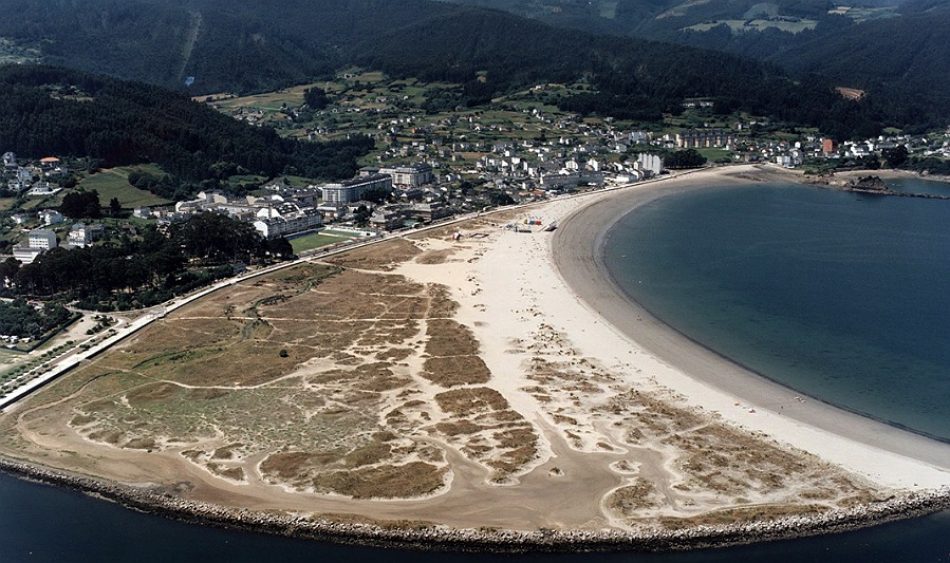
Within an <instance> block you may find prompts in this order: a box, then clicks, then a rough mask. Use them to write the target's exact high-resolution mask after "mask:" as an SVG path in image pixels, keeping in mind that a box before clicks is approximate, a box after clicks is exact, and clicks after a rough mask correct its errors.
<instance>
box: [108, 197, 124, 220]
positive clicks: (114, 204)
mask: <svg viewBox="0 0 950 563" xmlns="http://www.w3.org/2000/svg"><path fill="white" fill-rule="evenodd" d="M121 212H122V204H121V203H119V198H117V197H114V198H112V199H110V200H109V214H110V215H112V216H113V217H118V216H119V213H121Z"/></svg>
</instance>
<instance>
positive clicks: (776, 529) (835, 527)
mask: <svg viewBox="0 0 950 563" xmlns="http://www.w3.org/2000/svg"><path fill="white" fill-rule="evenodd" d="M0 471H3V472H5V473H9V474H11V475H13V476H15V477H18V478H21V479H25V480H27V481H32V482H37V483H42V484H47V485H55V486H60V487H65V488H68V489H72V490H75V491H79V492H82V493H84V494H87V495H90V496H93V497H97V498H101V499H104V500H108V501H112V502H115V503H117V504H119V505H121V506H124V507H126V508H128V509H132V510H137V511H140V512H144V513H147V514H153V515H157V516H162V517H165V518H169V519H172V520H177V521H180V522H185V523H190V524H200V525H205V526H213V527H221V528H230V529H237V530H244V531H249V532H256V533H265V534H271V535H278V536H285V537H292V538H299V539H309V540H316V541H325V542H333V543H338V544H351V545H363V546H370V547H397V548H403V549H417V550H431V551H464V552H501V553H518V552H584V551H643V552H661V551H685V550H695V549H708V548H719V547H728V546H736V545H744V544H750V543H758V542H765V541H775V540H787V539H797V538H804V537H811V536H819V535H825V534H832V533H840V532H846V531H851V530H857V529H861V528H867V527H871V526H877V525H881V524H886V523H889V522H895V521H898V520H906V519H911V518H918V517H922V516H926V515H929V514H934V513H937V512H941V511H945V510H950V488H944V489H941V490H931V491H924V492H909V493H904V494H900V495H896V496H894V497H892V498H890V499H888V500H885V501H883V502H879V503H874V504H869V505H860V506H856V507H852V508H848V509H837V510H831V511H828V512H824V513H821V514H818V515H811V516H794V517H785V518H778V519H775V520H770V521H760V522H750V523H744V524H730V525H720V526H710V525H702V526H693V527H687V528H683V529H677V530H668V529H650V530H644V531H636V532H628V531H623V530H600V531H598V530H551V529H539V530H534V531H523V530H505V529H497V528H479V529H475V528H452V527H448V526H442V525H436V524H427V523H411V524H405V525H400V524H388V525H387V524H386V523H377V524H372V523H348V522H335V521H333V520H330V519H320V518H308V517H301V516H292V515H279V514H267V513H261V512H256V511H251V510H246V509H234V508H228V507H224V506H220V505H215V504H210V503H203V502H195V501H189V500H183V499H181V498H178V497H175V496H172V495H170V494H167V493H161V492H156V491H152V490H148V489H143V488H138V487H132V486H127V485H120V484H118V483H113V482H109V481H104V480H100V479H95V478H91V477H86V476H81V475H74V474H69V473H66V472H62V471H56V470H53V469H50V468H47V467H43V466H39V465H35V464H32V463H26V462H21V461H16V460H12V459H7V458H3V457H0Z"/></svg>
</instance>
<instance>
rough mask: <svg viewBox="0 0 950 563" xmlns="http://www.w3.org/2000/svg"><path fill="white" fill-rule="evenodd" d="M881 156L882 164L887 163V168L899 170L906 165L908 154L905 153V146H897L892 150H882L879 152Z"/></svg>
mask: <svg viewBox="0 0 950 563" xmlns="http://www.w3.org/2000/svg"><path fill="white" fill-rule="evenodd" d="M881 156H883V157H884V162H885V163H887V166H888V167H890V168H900V167H902V166H904V165H905V164H907V161H908V159H909V156H910V154H909V153H908V152H907V147H906V146H904V145H898V146H896V147H894V148H892V149H884V150H883V151H881Z"/></svg>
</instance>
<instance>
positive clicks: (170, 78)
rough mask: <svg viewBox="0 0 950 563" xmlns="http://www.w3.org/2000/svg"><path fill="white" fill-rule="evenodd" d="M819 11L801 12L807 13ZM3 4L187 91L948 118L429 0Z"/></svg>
mask: <svg viewBox="0 0 950 563" xmlns="http://www.w3.org/2000/svg"><path fill="white" fill-rule="evenodd" d="M638 1H639V0H638ZM663 1H664V2H665V1H666V0H663ZM814 3H815V2H814V0H807V1H806V0H802V1H801V2H798V4H801V5H802V6H803V7H802V8H801V9H802V10H805V9H806V8H807V9H813V7H812V8H808V7H809V6H812V4H814ZM660 4H662V2H659V0H658V4H657V6H659V5H660ZM0 5H2V6H9V7H10V10H8V11H12V12H13V13H18V14H24V16H25V17H24V20H27V21H29V22H30V24H29V25H27V26H19V25H17V24H16V23H15V22H12V21H10V20H2V21H0V36H5V37H12V38H14V39H15V40H16V41H18V42H20V44H22V45H24V46H28V47H33V48H37V49H40V50H41V51H42V52H43V54H44V57H45V60H46V61H48V62H52V63H56V64H61V65H66V66H71V67H77V68H82V69H89V70H94V71H98V72H106V73H109V74H111V75H114V76H122V77H132V78H136V79H141V80H146V81H149V82H152V83H156V84H160V85H164V86H172V87H177V88H184V86H182V85H183V84H185V82H183V80H185V79H187V78H188V77H193V78H194V82H193V84H192V85H191V86H190V87H188V92H189V93H190V94H203V93H208V92H215V91H231V92H248V91H256V90H268V89H276V88H279V87H284V86H287V85H290V84H297V83H302V82H306V81H309V80H312V79H315V78H318V77H321V76H324V75H326V74H327V73H329V72H330V71H331V70H333V69H339V68H342V67H345V66H347V65H353V64H357V65H360V66H364V67H367V68H371V69H379V70H384V71H386V72H388V73H390V74H393V75H397V76H417V77H420V78H424V79H438V80H450V81H452V82H458V83H462V84H464V85H465V94H464V97H463V98H462V99H460V100H459V101H460V103H462V104H466V105H473V104H478V103H481V102H484V101H486V100H488V99H490V98H491V97H493V96H497V95H499V94H502V93H506V92H510V91H512V90H515V89H519V88H524V87H526V86H530V85H533V84H535V83H538V82H543V81H574V80H577V79H580V78H585V79H587V80H588V81H589V82H590V83H591V84H592V85H593V86H594V87H595V89H596V91H595V92H594V93H590V94H584V95H582V96H579V97H576V98H570V99H564V100H561V102H560V103H561V106H562V107H563V108H565V109H570V110H575V111H580V112H583V113H590V112H597V113H601V114H605V115H613V116H616V117H622V118H633V119H641V120H652V119H656V118H658V117H659V115H660V114H661V112H671V111H672V112H676V111H678V108H679V107H680V104H681V102H682V100H683V98H686V97H694V96H702V97H711V98H715V99H716V100H717V108H719V109H720V110H721V111H723V112H726V113H728V112H731V111H733V110H740V109H741V110H747V111H750V112H753V113H756V114H760V115H769V116H771V117H773V118H776V119H778V120H783V121H790V122H794V123H801V124H805V125H810V126H819V127H821V128H822V129H823V130H824V131H826V132H828V133H830V134H833V135H835V136H837V137H848V136H852V135H866V134H874V133H875V132H876V131H879V130H880V129H881V127H882V126H886V125H897V126H901V127H907V128H911V129H923V128H927V127H933V126H935V125H937V124H943V123H944V122H945V121H946V118H947V114H948V110H947V109H946V107H945V106H943V105H941V104H933V103H917V101H918V100H921V101H926V100H928V99H925V98H916V97H915V98H914V99H907V97H906V96H903V95H895V94H894V91H893V90H891V89H886V88H880V89H877V86H876V85H875V87H874V88H873V89H872V90H871V92H870V93H869V95H868V96H867V97H866V98H865V99H864V100H863V101H862V102H861V103H860V104H857V103H853V102H846V101H843V100H841V99H839V98H838V97H837V96H836V95H835V94H834V92H833V86H836V85H839V84H838V83H837V82H836V81H837V80H839V79H840V77H838V76H831V77H830V78H827V79H826V78H822V77H816V76H807V75H806V73H803V74H802V75H800V76H798V77H796V78H797V79H796V80H795V81H793V80H790V79H789V78H788V77H787V76H786V75H785V73H784V72H783V71H782V70H780V69H779V68H778V66H775V65H763V64H761V63H757V62H752V61H750V60H748V59H743V58H740V57H737V56H734V55H727V54H722V53H716V52H712V51H709V50H700V49H694V48H687V47H677V46H672V45H667V44H660V43H655V42H651V41H644V40H638V39H632V38H620V37H616V36H605V35H601V36H597V35H592V34H589V33H585V32H581V31H573V30H564V29H558V28H554V27H550V26H548V25H546V24H543V23H539V22H537V21H535V20H531V19H526V18H522V17H517V16H512V15H509V14H505V13H502V12H499V11H495V10H485V9H479V8H471V7H463V6H457V5H454V4H447V3H440V2H431V1H427V0H400V1H398V2H397V1H392V0H321V1H319V2H316V1H314V0H281V1H278V0H183V1H181V2H176V3H174V4H172V3H168V2H163V1H161V0H84V1H82V2H80V1H79V0H0ZM631 6H633V4H631V3H630V2H618V3H617V6H616V7H617V10H618V11H619V10H622V9H628V8H630V7H631ZM671 17H673V16H671ZM93 39H95V40H93ZM189 83H190V81H189ZM934 95H935V96H942V95H943V94H942V93H939V94H934Z"/></svg>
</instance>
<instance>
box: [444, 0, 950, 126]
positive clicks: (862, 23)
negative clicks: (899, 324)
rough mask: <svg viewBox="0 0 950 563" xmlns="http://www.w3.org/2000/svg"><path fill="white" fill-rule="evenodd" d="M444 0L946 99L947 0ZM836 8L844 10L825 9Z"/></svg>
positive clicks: (885, 91) (895, 95)
mask: <svg viewBox="0 0 950 563" xmlns="http://www.w3.org/2000/svg"><path fill="white" fill-rule="evenodd" d="M452 1H453V2H454V3H458V4H466V5H472V6H483V7H490V8H496V9H500V10H507V11H510V12H512V13H516V14H519V15H524V16H527V17H531V18H535V19H538V20H541V21H544V22H547V23H550V24H552V25H557V26H562V27H569V28H575V29H581V30H585V31H590V32H594V33H600V34H615V35H627V36H633V37H639V38H646V39H653V40H658V41H664V42H670V43H678V44H682V45H690V46H694V47H701V48H705V49H713V50H717V51H723V52H729V53H734V54H738V55H742V56H748V57H752V58H755V59H759V60H762V61H766V62H770V63H774V64H776V65H778V66H781V67H783V68H785V69H787V70H789V71H791V72H792V73H793V74H795V75H804V74H818V75H821V76H824V77H826V78H827V79H829V80H831V81H834V82H836V83H837V85H840V86H848V87H854V88H864V89H867V90H870V91H871V92H872V93H874V94H877V95H883V96H886V97H888V98H892V99H899V98H901V97H907V96H913V97H915V98H916V99H919V100H921V101H922V102H923V103H926V104H930V105H945V104H948V103H950V41H948V40H947V37H950V4H948V3H947V2H945V1H941V0H849V1H842V2H828V1H826V0H773V1H771V2H761V1H760V0H730V1H729V2H691V3H685V2H683V1H682V0H452ZM835 6H849V7H850V8H851V9H850V10H849V11H847V12H833V11H832V10H831V9H832V8H834V7H835ZM757 26H761V27H757ZM737 27H739V29H737ZM943 117H944V119H946V114H944V115H943Z"/></svg>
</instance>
